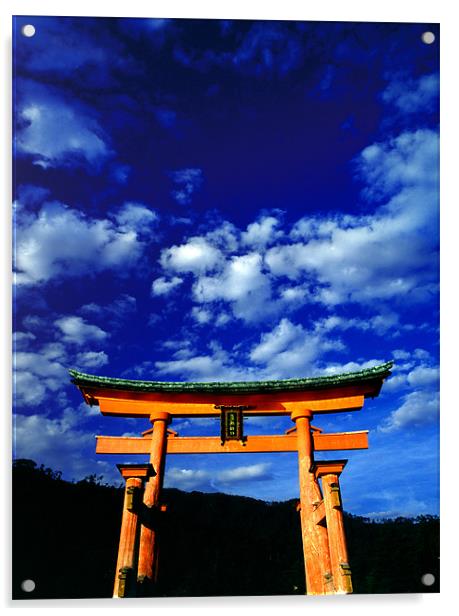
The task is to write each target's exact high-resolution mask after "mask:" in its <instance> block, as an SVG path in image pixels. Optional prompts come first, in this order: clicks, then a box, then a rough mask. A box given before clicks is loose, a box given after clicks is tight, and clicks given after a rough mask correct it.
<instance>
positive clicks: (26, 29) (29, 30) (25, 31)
mask: <svg viewBox="0 0 459 616" xmlns="http://www.w3.org/2000/svg"><path fill="white" fill-rule="evenodd" d="M21 32H22V35H23V36H26V37H27V38H30V37H31V36H33V35H34V34H35V26H32V24H26V25H25V26H22V28H21Z"/></svg>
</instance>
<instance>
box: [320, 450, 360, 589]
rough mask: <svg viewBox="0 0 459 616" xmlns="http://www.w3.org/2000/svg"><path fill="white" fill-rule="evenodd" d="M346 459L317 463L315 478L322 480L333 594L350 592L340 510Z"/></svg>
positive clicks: (347, 561) (348, 569)
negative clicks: (340, 479) (342, 478)
mask: <svg viewBox="0 0 459 616" xmlns="http://www.w3.org/2000/svg"><path fill="white" fill-rule="evenodd" d="M346 462H347V460H329V461H326V462H316V463H315V465H314V475H315V477H316V478H317V479H318V478H319V477H320V478H321V479H322V492H323V495H324V504H325V516H326V520H327V528H328V541H329V545H330V560H331V566H332V572H333V581H334V585H335V592H336V593H337V594H350V593H352V579H351V569H350V567H349V559H348V555H347V546H346V535H345V532H344V521H343V510H342V505H341V493H340V486H339V479H338V478H339V476H340V474H341V472H342V470H343V468H344V466H345V465H346Z"/></svg>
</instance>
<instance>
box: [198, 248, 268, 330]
mask: <svg viewBox="0 0 459 616" xmlns="http://www.w3.org/2000/svg"><path fill="white" fill-rule="evenodd" d="M193 293H194V298H195V300H196V301H198V302H202V303H209V302H218V301H219V300H225V301H227V302H230V303H231V304H232V310H233V314H234V315H235V316H236V317H237V318H240V319H243V320H244V321H248V322H253V321H259V320H260V319H262V318H264V317H266V316H267V315H268V314H272V313H273V308H275V305H274V304H272V302H271V282H270V280H269V278H268V276H267V275H266V274H265V273H263V271H262V257H261V255H260V254H258V253H256V252H253V253H249V254H246V255H242V256H234V257H232V258H231V260H230V261H229V262H227V263H226V266H225V268H224V269H223V271H222V272H221V273H220V274H216V275H214V276H201V277H200V278H198V280H197V281H196V283H195V285H194V287H193Z"/></svg>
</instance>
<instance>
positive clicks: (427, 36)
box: [421, 31, 435, 45]
mask: <svg viewBox="0 0 459 616" xmlns="http://www.w3.org/2000/svg"><path fill="white" fill-rule="evenodd" d="M421 40H422V42H423V43H425V44H426V45H432V43H433V42H434V41H435V34H434V33H433V32H430V31H428V32H423V33H422V35H421Z"/></svg>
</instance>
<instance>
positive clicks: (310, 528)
mask: <svg viewBox="0 0 459 616" xmlns="http://www.w3.org/2000/svg"><path fill="white" fill-rule="evenodd" d="M291 418H292V421H294V422H295V424H296V432H297V439H298V441H297V444H298V471H299V482H300V520H301V535H302V540H303V555H304V566H305V573H306V592H307V594H308V595H328V594H334V587H333V578H332V570H331V562H330V552H329V547H328V533H327V528H326V527H325V526H323V525H322V524H320V523H319V524H317V522H316V520H317V517H316V515H315V514H314V512H315V510H316V508H317V506H318V504H319V503H320V502H321V501H322V494H321V492H320V487H319V484H318V482H317V479H316V478H315V475H314V472H313V463H314V450H313V440H312V435H311V423H310V420H311V418H312V412H311V411H310V410H296V411H293V413H292V415H291Z"/></svg>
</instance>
